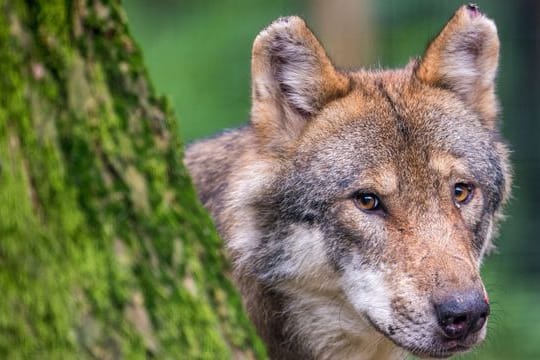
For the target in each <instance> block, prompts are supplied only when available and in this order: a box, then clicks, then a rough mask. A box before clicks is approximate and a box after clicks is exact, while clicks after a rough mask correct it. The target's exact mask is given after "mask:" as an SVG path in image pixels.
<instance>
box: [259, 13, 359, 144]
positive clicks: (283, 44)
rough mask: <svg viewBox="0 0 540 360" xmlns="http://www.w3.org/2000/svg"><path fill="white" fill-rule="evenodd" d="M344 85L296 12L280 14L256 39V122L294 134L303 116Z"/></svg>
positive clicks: (345, 81) (345, 87)
mask: <svg viewBox="0 0 540 360" xmlns="http://www.w3.org/2000/svg"><path fill="white" fill-rule="evenodd" d="M348 90H349V78H348V77H347V76H346V75H344V74H341V73H339V72H338V71H337V70H336V69H335V68H334V66H333V65H332V63H331V62H330V59H329V58H328V56H327V55H326V53H325V51H324V49H323V48H322V46H321V45H320V44H319V42H318V40H317V39H316V38H315V36H314V35H313V33H312V32H311V31H310V30H309V29H308V27H307V26H306V24H305V22H304V21H303V20H302V19H300V18H299V17H296V16H290V17H284V18H279V19H278V20H276V21H274V22H273V23H272V24H271V25H270V26H268V27H267V28H266V29H264V30H263V31H261V33H260V34H259V35H258V36H257V38H256V39H255V42H254V44H253V52H252V98H253V104H252V122H253V123H254V125H255V126H256V127H264V128H265V129H268V128H273V129H275V130H276V131H278V132H279V130H280V129H281V130H283V131H286V132H288V134H285V135H287V137H291V136H293V137H294V136H295V134H296V133H297V131H298V130H300V129H301V128H302V127H303V126H304V125H305V123H306V121H307V119H309V118H310V117H313V116H315V115H316V114H317V113H318V112H319V111H320V110H321V109H322V108H323V107H324V106H325V105H326V104H327V103H328V102H330V101H331V100H333V99H336V98H338V97H341V96H343V95H345V94H346V93H347V92H348ZM275 135H276V136H278V137H283V135H284V134H283V133H282V134H275Z"/></svg>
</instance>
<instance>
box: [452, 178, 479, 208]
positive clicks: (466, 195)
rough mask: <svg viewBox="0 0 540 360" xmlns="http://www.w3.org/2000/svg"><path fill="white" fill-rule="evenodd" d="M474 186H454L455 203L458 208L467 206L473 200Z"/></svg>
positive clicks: (464, 184)
mask: <svg viewBox="0 0 540 360" xmlns="http://www.w3.org/2000/svg"><path fill="white" fill-rule="evenodd" d="M473 194H474V186H473V185H472V184H467V183H457V184H456V185H454V201H455V202H456V205H457V206H460V205H465V204H467V203H468V202H469V201H471V199H472V198H473Z"/></svg>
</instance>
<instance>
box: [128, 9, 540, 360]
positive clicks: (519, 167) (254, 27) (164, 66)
mask: <svg viewBox="0 0 540 360" xmlns="http://www.w3.org/2000/svg"><path fill="white" fill-rule="evenodd" d="M359 1H360V0H359ZM373 3H374V4H375V14H374V16H376V21H375V22H374V24H376V26H377V29H376V32H375V33H376V37H377V38H376V39H375V45H374V46H375V47H376V49H375V51H371V53H373V54H375V56H376V57H375V58H373V59H372V61H371V63H370V64H359V65H361V66H373V64H375V66H382V67H396V66H403V65H404V64H406V63H407V62H408V60H409V58H411V57H413V56H419V55H421V54H422V52H423V49H424V47H425V45H426V44H427V42H428V41H429V40H430V39H431V38H432V37H434V36H435V35H436V34H437V32H438V31H439V30H440V28H441V27H442V25H443V24H444V23H445V22H446V20H447V19H448V18H449V17H450V16H451V15H452V13H453V12H454V11H455V9H456V8H457V7H458V6H459V5H461V4H462V3H463V1H456V0H451V1H450V0H448V1H438V2H433V1H430V0H407V1H397V0H394V1H392V0H385V1H377V2H375V1H373ZM479 5H480V7H481V8H482V10H483V11H484V12H486V13H487V14H488V15H489V16H490V17H491V18H493V19H494V20H495V21H496V23H497V26H498V29H499V36H500V38H501V44H502V53H501V64H500V72H499V78H498V83H499V87H498V93H499V95H500V98H501V104H502V109H503V112H502V114H503V116H502V118H503V123H502V129H503V133H504V136H505V137H506V138H507V139H508V140H509V142H510V144H511V147H512V149H513V151H514V153H513V158H512V160H513V163H514V167H515V181H514V184H515V186H514V198H513V200H512V201H511V203H510V205H509V207H508V211H507V213H508V219H507V220H506V222H505V223H504V224H503V226H502V228H501V236H500V237H499V239H498V240H497V244H498V247H499V251H498V253H496V254H494V255H492V256H491V257H489V258H488V259H487V260H486V264H485V267H484V274H485V275H484V276H485V282H486V285H487V287H488V290H489V291H490V295H491V299H492V302H493V315H492V317H491V320H490V333H489V336H488V340H487V341H486V344H485V345H484V346H483V349H482V350H480V351H477V352H475V353H473V354H470V355H467V356H465V357H466V358H471V359H539V358H540V309H539V308H538V305H537V304H538V303H540V284H539V282H538V275H539V274H540V261H539V259H540V242H539V241H538V234H539V233H540V221H539V220H540V219H539V215H538V214H539V211H538V208H537V206H538V204H540V187H538V186H537V184H538V183H539V182H540V146H539V142H538V140H537V139H538V137H539V136H540V122H539V121H538V119H539V118H540V101H539V100H540V45H539V44H540V25H539V24H540V5H539V2H537V1H534V0H520V1H515V2H512V3H509V2H505V1H502V0H498V1H489V2H488V1H483V2H481V3H479ZM125 6H126V9H127V12H128V16H129V20H130V24H131V27H132V31H133V33H134V35H135V38H136V39H137V40H138V41H139V43H140V45H141V46H142V48H143V51H144V55H145V58H146V62H147V64H148V65H149V72H150V75H151V77H152V78H153V80H154V83H155V85H156V86H157V88H158V89H160V91H162V92H165V93H166V94H168V96H170V97H171V99H172V104H173V106H174V107H175V110H176V112H177V114H178V115H179V118H180V127H181V129H182V133H183V135H184V137H185V139H186V140H188V141H191V140H193V139H195V138H198V137H201V136H207V135H211V134H212V133H215V132H216V131H219V130H223V129H224V128H228V127H234V126H237V125H239V124H241V123H243V122H245V121H247V119H248V118H249V71H250V69H249V61H250V50H251V43H252V41H253V39H254V37H255V36H256V34H257V33H258V32H259V31H260V30H261V29H262V28H263V27H264V26H266V25H267V24H268V23H270V22H271V21H272V20H273V19H275V18H277V17H278V16H283V15H290V14H298V15H300V16H302V17H304V18H306V19H307V21H308V23H309V24H310V25H311V26H312V27H313V28H314V30H315V32H317V24H316V23H313V21H312V20H313V16H312V11H310V6H313V4H312V3H310V2H309V1H286V0H277V1H264V0H236V1H232V0H225V1H195V0H183V1H173V0H168V1H164V0H161V1H151V0H132V1H129V2H126V4H125ZM330 55H332V54H330Z"/></svg>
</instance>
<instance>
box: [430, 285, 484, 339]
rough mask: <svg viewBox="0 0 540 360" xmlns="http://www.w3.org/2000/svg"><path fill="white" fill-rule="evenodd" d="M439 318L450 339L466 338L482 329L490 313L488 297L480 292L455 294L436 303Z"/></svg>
mask: <svg viewBox="0 0 540 360" xmlns="http://www.w3.org/2000/svg"><path fill="white" fill-rule="evenodd" d="M435 311H436V312H437V320H438V322H439V326H440V327H441V329H442V331H443V333H444V335H445V336H446V337H447V338H449V339H459V338H461V339H464V338H466V337H467V336H468V335H469V334H472V333H475V332H477V331H480V329H482V327H483V326H484V324H485V323H486V320H487V317H488V315H489V303H488V301H487V298H486V297H485V296H484V295H483V294H482V293H479V292H476V291H474V292H470V293H462V294H458V295H454V296H452V297H451V298H447V299H445V300H444V301H443V302H440V303H438V304H435Z"/></svg>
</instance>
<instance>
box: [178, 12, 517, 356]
mask: <svg viewBox="0 0 540 360" xmlns="http://www.w3.org/2000/svg"><path fill="white" fill-rule="evenodd" d="M498 48H499V42H498V38H497V32H496V28H495V25H494V23H493V22H492V21H491V20H489V19H488V18H486V17H485V16H484V15H483V14H481V13H480V12H479V10H478V8H477V7H475V6H472V5H470V6H464V7H462V8H460V9H459V10H458V11H457V12H456V14H455V15H454V17H453V18H452V19H451V20H450V21H449V22H448V24H447V25H446V26H445V27H444V28H443V30H442V31H441V33H440V34H439V35H438V36H437V37H436V38H435V39H434V40H433V41H432V42H431V44H430V45H429V46H428V48H427V50H426V52H425V54H424V56H423V57H422V59H420V60H417V61H412V62H411V63H410V64H409V65H408V66H407V67H406V68H404V69H401V70H393V71H382V70H381V71H364V70H360V71H355V72H347V73H345V72H340V71H338V70H336V69H335V68H334V66H333V65H332V64H331V62H330V60H329V59H328V57H327V56H326V54H325V52H324V50H323V48H322V47H321V46H320V44H319V43H318V41H317V40H316V38H315V37H314V35H313V34H312V33H311V31H309V29H308V28H307V27H306V25H305V23H304V22H303V21H302V20H301V19H299V18H297V17H288V18H282V19H279V20H277V21H275V22H274V23H273V24H271V25H270V26H269V27H268V28H267V29H265V30H263V31H262V32H261V33H260V34H259V36H258V37H257V39H256V40H255V43H254V47H253V58H252V82H253V83H252V98H253V104H252V113H251V124H250V125H249V126H248V127H245V128H242V129H239V130H236V131H232V132H229V133H226V134H223V135H221V136H218V137H216V138H213V139H210V140H205V141H202V142H200V143H197V144H195V145H193V146H191V147H190V148H189V149H188V151H187V154H186V164H187V166H188V168H189V170H190V172H191V174H192V175H193V177H194V180H195V183H196V186H197V189H198V192H199V195H200V197H201V199H202V201H203V202H204V203H205V205H206V206H207V207H208V208H209V210H210V211H211V213H212V215H213V217H214V218H215V220H216V223H217V226H218V230H219V231H220V233H221V234H222V236H223V237H224V239H225V241H226V244H227V247H228V250H229V253H230V254H231V257H232V262H233V267H234V276H235V280H236V282H237V284H238V286H239V287H240V289H241V292H242V295H243V298H244V301H245V304H246V308H247V310H248V312H249V314H250V317H251V318H252V320H253V321H254V323H255V325H256V327H257V329H258V331H259V333H260V334H261V336H262V338H263V339H264V340H265V341H266V342H267V344H268V346H269V351H270V354H271V356H272V357H275V358H295V357H297V356H306V357H308V358H309V357H313V358H355V359H356V358H377V357H381V358H391V357H393V356H395V357H397V356H401V355H402V354H403V352H404V351H405V350H408V351H410V352H412V353H414V354H416V355H418V356H427V357H447V356H450V355H452V354H455V353H457V352H460V351H465V350H468V349H470V348H471V347H472V346H474V345H475V344H477V343H479V342H480V341H482V340H483V339H484V337H485V335H486V322H487V317H488V315H489V300H488V297H487V294H486V291H485V289H484V286H483V284H482V281H481V278H480V274H479V267H480V264H481V261H482V258H483V256H484V254H485V253H486V252H487V251H488V250H489V249H490V248H491V247H492V243H491V239H492V237H493V234H494V232H495V229H496V224H497V220H498V218H499V215H500V211H501V206H502V204H503V203H504V202H505V200H506V198H507V197H508V194H509V189H510V170H509V165H508V160H507V158H508V155H507V150H506V147H505V145H504V143H503V141H502V140H501V138H500V135H499V132H498V130H497V110H498V105H497V101H496V98H495V93H494V79H495V73H496V68H497V62H498Z"/></svg>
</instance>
